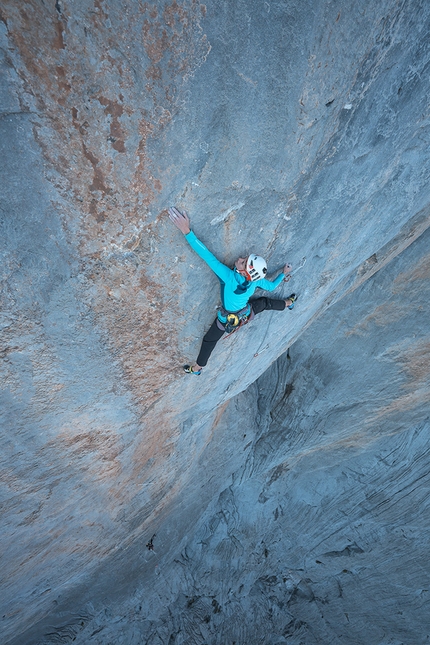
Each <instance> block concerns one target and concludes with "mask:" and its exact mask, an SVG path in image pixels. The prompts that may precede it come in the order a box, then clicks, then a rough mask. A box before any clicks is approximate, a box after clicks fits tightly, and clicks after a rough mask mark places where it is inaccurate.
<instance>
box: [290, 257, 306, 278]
mask: <svg viewBox="0 0 430 645" xmlns="http://www.w3.org/2000/svg"><path fill="white" fill-rule="evenodd" d="M305 264H306V257H304V258H302V259H301V260H300V264H299V266H298V267H296V268H295V269H294V271H291V273H290V275H294V274H295V273H297V271H298V270H299V269H303V267H304V266H305Z"/></svg>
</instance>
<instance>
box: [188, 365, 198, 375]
mask: <svg viewBox="0 0 430 645" xmlns="http://www.w3.org/2000/svg"><path fill="white" fill-rule="evenodd" d="M184 372H186V373H187V374H195V375H196V376H200V374H201V373H202V370H199V371H198V372H195V371H194V370H193V368H192V366H191V365H184Z"/></svg>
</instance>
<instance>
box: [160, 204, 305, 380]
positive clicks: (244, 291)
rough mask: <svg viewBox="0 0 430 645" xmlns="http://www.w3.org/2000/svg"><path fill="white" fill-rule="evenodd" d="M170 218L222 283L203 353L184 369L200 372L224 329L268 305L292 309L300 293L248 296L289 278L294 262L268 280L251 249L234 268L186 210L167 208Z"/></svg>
mask: <svg viewBox="0 0 430 645" xmlns="http://www.w3.org/2000/svg"><path fill="white" fill-rule="evenodd" d="M168 213H169V218H170V220H171V221H172V222H173V224H174V225H175V226H176V227H177V228H178V229H179V230H180V231H181V233H183V234H184V235H185V239H186V240H187V242H188V244H189V245H190V246H191V248H192V249H193V250H194V251H195V252H196V253H197V255H199V256H200V257H201V258H202V260H204V261H205V262H206V264H207V265H208V266H209V267H210V268H211V269H212V271H213V272H214V273H215V274H216V275H217V276H218V279H219V281H220V283H221V301H222V307H221V308H220V309H219V311H218V315H217V317H216V318H215V320H214V322H213V323H212V326H211V327H210V329H209V331H208V332H206V334H205V336H204V337H203V341H202V345H201V348H200V353H199V355H198V357H197V360H196V362H195V364H194V365H184V371H185V372H187V373H188V374H196V375H200V374H201V373H202V368H203V367H205V365H206V364H207V362H208V359H209V357H210V355H211V354H212V351H213V350H214V348H215V345H216V344H217V342H218V341H219V339H220V338H221V336H222V335H223V334H224V333H227V334H230V333H233V332H234V331H236V330H237V329H238V328H239V327H241V326H242V325H245V324H246V323H247V322H249V321H250V320H252V319H253V318H254V316H255V315H256V314H259V313H261V312H262V311H264V310H265V309H268V310H277V311H283V310H284V309H285V308H288V309H292V308H293V307H294V302H295V301H296V300H297V296H296V295H295V294H294V293H292V294H291V295H290V296H288V298H287V299H286V300H275V299H273V298H266V297H262V298H255V299H254V300H251V301H250V300H249V298H250V297H251V296H252V295H253V293H254V291H255V290H256V289H257V288H259V289H265V290H266V291H273V290H274V289H276V287H277V286H279V284H280V283H281V282H282V280H285V281H288V280H289V278H290V276H289V273H290V271H291V269H292V266H291V264H286V265H285V266H284V268H283V270H282V273H280V274H279V275H278V277H277V278H275V280H273V282H271V281H270V280H267V279H266V278H265V275H266V273H267V265H266V262H265V261H264V260H263V258H261V257H259V256H258V255H255V254H254V253H251V255H249V256H248V257H247V258H238V259H237V260H236V262H235V263H234V269H230V268H229V267H227V266H226V265H225V264H222V262H220V261H219V260H217V258H216V257H215V256H214V255H213V254H212V253H211V252H210V251H209V250H208V249H207V248H206V247H205V246H204V244H202V242H200V240H199V239H197V237H196V236H195V235H194V233H193V231H192V230H191V228H190V219H189V217H188V215H187V213H186V212H185V211H184V212H181V211H179V210H178V209H177V208H169V209H168Z"/></svg>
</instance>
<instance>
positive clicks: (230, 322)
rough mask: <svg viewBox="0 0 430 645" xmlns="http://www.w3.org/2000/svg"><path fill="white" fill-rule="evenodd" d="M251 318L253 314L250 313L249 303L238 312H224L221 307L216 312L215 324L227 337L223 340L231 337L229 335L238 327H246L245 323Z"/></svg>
mask: <svg viewBox="0 0 430 645" xmlns="http://www.w3.org/2000/svg"><path fill="white" fill-rule="evenodd" d="M253 318H254V312H253V311H252V307H251V305H250V304H249V303H248V304H247V305H246V307H244V308H243V309H241V310H240V311H226V310H225V309H224V308H223V307H221V309H220V310H219V311H218V321H217V324H218V327H219V328H220V329H224V331H225V332H226V334H227V336H224V338H228V336H231V334H233V333H234V332H235V331H237V330H238V329H239V327H243V325H246V323H247V322H249V321H250V320H252V319H253Z"/></svg>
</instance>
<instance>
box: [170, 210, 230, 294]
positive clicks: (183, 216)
mask: <svg viewBox="0 0 430 645" xmlns="http://www.w3.org/2000/svg"><path fill="white" fill-rule="evenodd" d="M168 212H169V217H170V219H171V221H172V222H173V224H174V225H175V226H176V228H178V229H179V230H180V231H181V233H183V234H184V235H185V239H186V240H187V242H188V244H189V245H190V246H191V248H192V249H193V251H195V252H196V253H197V255H199V256H200V257H201V258H202V260H204V262H206V264H207V265H208V267H209V268H211V269H212V271H213V272H214V273H215V274H216V275H217V276H218V278H220V279H221V280H222V281H224V282H225V280H226V279H227V277H228V275H229V273H230V271H231V269H229V268H228V267H226V266H225V264H223V263H222V262H220V261H219V260H218V259H217V258H216V257H215V256H214V254H213V253H211V252H210V251H209V249H207V248H206V247H205V245H204V244H203V242H200V240H199V239H198V238H197V237H196V236H195V234H194V233H193V231H192V230H191V228H190V218H189V217H188V215H187V213H186V212H185V211H183V212H182V213H181V212H180V211H179V210H178V209H177V208H169V211H168Z"/></svg>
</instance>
